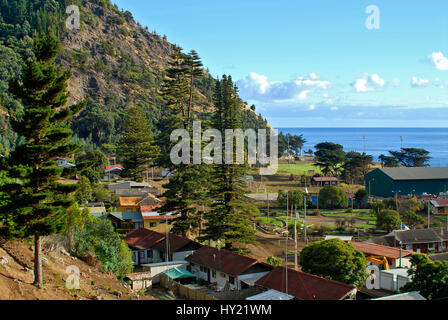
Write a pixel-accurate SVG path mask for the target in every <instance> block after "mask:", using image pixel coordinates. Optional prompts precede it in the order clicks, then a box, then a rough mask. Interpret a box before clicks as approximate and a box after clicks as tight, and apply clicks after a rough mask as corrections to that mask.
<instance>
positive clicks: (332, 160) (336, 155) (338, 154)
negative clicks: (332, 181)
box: [314, 142, 346, 176]
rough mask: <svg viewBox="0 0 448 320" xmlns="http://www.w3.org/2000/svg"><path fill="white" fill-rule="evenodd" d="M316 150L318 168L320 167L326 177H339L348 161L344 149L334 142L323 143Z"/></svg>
mask: <svg viewBox="0 0 448 320" xmlns="http://www.w3.org/2000/svg"><path fill="white" fill-rule="evenodd" d="M314 148H315V149H316V152H314V156H315V162H316V166H318V167H320V169H321V170H322V173H323V174H324V175H333V176H335V175H337V174H338V173H339V172H340V170H341V168H340V167H341V165H342V164H343V163H344V161H345V160H346V155H345V152H344V150H343V147H342V146H341V145H340V144H335V143H332V142H322V143H319V144H317V145H316V146H315V147H314Z"/></svg>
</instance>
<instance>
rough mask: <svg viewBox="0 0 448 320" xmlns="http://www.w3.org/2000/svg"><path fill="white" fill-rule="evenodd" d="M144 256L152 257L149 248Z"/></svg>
mask: <svg viewBox="0 0 448 320" xmlns="http://www.w3.org/2000/svg"><path fill="white" fill-rule="evenodd" d="M146 256H147V257H148V258H152V251H151V250H148V251H146Z"/></svg>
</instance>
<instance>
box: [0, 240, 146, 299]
mask: <svg viewBox="0 0 448 320" xmlns="http://www.w3.org/2000/svg"><path fill="white" fill-rule="evenodd" d="M33 255H34V253H33V247H32V244H31V243H27V242H25V241H5V240H4V239H0V300H78V299H80V300H85V299H93V300H128V299H146V300H152V299H154V298H153V297H151V296H149V295H146V296H139V295H137V294H136V293H133V292H132V291H131V290H130V288H129V287H128V286H127V285H124V284H123V283H121V282H120V281H118V279H117V278H116V277H115V276H114V275H112V274H107V273H102V272H101V271H100V270H99V267H98V266H89V265H87V264H86V263H85V262H83V261H81V260H79V259H77V258H75V257H71V256H69V255H68V254H67V253H66V252H65V250H63V249H61V247H56V248H51V247H50V248H48V247H47V248H46V249H45V250H44V259H43V261H44V262H43V269H44V283H45V285H44V289H42V290H39V289H37V288H36V287H35V286H33V285H32V282H33V271H32V268H33ZM69 266H76V267H78V268H79V270H80V290H69V289H67V288H66V280H67V278H68V277H69V276H70V273H67V272H66V271H67V267H69Z"/></svg>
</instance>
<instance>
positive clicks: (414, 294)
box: [372, 291, 426, 300]
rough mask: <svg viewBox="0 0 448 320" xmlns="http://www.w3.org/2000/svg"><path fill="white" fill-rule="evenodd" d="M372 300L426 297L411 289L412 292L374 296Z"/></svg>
mask: <svg viewBox="0 0 448 320" xmlns="http://www.w3.org/2000/svg"><path fill="white" fill-rule="evenodd" d="M372 300H426V299H425V297H423V296H422V295H421V294H420V293H419V292H417V291H413V292H406V293H400V294H395V295H392V296H386V297H381V298H376V299H372Z"/></svg>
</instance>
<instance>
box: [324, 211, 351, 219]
mask: <svg viewBox="0 0 448 320" xmlns="http://www.w3.org/2000/svg"><path fill="white" fill-rule="evenodd" d="M356 215H357V214H356V213H353V212H350V213H324V216H326V217H333V218H335V217H336V218H343V217H353V216H356Z"/></svg>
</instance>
